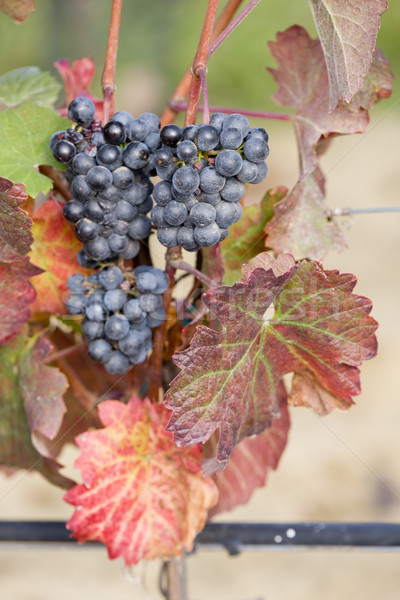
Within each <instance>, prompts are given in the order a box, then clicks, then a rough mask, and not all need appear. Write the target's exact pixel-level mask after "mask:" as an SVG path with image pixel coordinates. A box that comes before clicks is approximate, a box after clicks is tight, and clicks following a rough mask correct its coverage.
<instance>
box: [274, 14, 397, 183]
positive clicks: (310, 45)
mask: <svg viewBox="0 0 400 600" xmlns="http://www.w3.org/2000/svg"><path fill="white" fill-rule="evenodd" d="M269 47H270V50H271V54H272V56H273V58H274V59H275V60H276V62H277V63H278V68H277V69H271V68H268V71H269V72H270V73H271V74H272V75H273V77H274V79H275V81H276V82H277V84H278V90H277V91H276V93H275V94H274V99H275V101H276V102H277V103H278V104H281V105H283V106H290V107H293V108H295V109H296V114H295V118H294V120H293V124H294V127H295V132H296V137H297V143H298V146H299V152H300V159H301V172H302V175H303V176H304V175H307V174H310V173H312V172H313V171H314V170H315V169H316V167H317V166H318V157H317V152H316V146H317V144H318V142H319V141H320V140H323V139H325V138H328V137H329V136H332V135H337V134H350V133H363V132H364V131H365V130H366V128H367V125H368V123H369V115H368V112H367V110H366V108H365V107H366V106H368V107H370V106H371V105H372V103H373V102H374V101H375V100H378V99H379V98H381V97H385V98H387V97H388V95H389V94H390V76H389V75H388V68H387V64H385V63H384V62H383V61H382V56H381V54H375V55H374V59H373V62H372V65H371V71H370V74H369V75H367V77H366V79H365V82H364V84H363V87H362V93H360V95H359V96H355V97H354V98H353V101H352V103H351V105H349V104H347V103H345V102H342V101H339V103H338V104H337V106H336V107H335V108H334V109H333V110H331V108H330V104H329V79H328V70H327V67H326V63H325V57H324V54H323V51H322V47H321V43H320V41H319V39H311V38H310V36H309V35H308V33H307V31H306V30H305V29H303V28H302V27H300V26H298V25H294V26H293V27H290V28H289V29H287V30H286V31H284V32H282V33H278V34H277V41H276V42H269Z"/></svg>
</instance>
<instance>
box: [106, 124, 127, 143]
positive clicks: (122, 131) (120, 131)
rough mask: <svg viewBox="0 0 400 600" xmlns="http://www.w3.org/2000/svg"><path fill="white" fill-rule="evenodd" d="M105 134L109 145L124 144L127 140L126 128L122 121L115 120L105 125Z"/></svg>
mask: <svg viewBox="0 0 400 600" xmlns="http://www.w3.org/2000/svg"><path fill="white" fill-rule="evenodd" d="M103 134H104V137H105V139H106V141H107V142H108V143H109V144H115V145H117V146H118V145H119V144H123V143H124V141H125V140H126V128H125V125H124V124H123V123H121V121H117V120H115V119H113V120H112V121H108V123H106V124H105V125H104V128H103Z"/></svg>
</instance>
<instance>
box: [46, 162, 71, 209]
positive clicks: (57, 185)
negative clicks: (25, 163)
mask: <svg viewBox="0 0 400 600" xmlns="http://www.w3.org/2000/svg"><path fill="white" fill-rule="evenodd" d="M39 172H40V173H42V174H43V175H46V177H49V179H51V180H52V182H53V187H54V189H55V190H57V192H59V193H60V194H61V196H62V197H63V198H64V199H65V200H67V201H68V200H72V194H71V192H70V191H69V189H68V188H67V186H66V185H64V183H63V182H62V181H61V179H60V175H59V171H57V169H55V168H54V167H49V166H48V165H40V166H39Z"/></svg>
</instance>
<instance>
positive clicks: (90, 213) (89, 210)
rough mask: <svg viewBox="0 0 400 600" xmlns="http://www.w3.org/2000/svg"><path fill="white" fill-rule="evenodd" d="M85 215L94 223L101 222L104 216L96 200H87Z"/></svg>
mask: <svg viewBox="0 0 400 600" xmlns="http://www.w3.org/2000/svg"><path fill="white" fill-rule="evenodd" d="M85 217H87V218H88V219H90V220H91V221H94V222H95V223H101V222H102V220H103V217H104V210H103V209H102V208H101V206H100V204H99V203H98V202H96V200H89V202H86V204H85Z"/></svg>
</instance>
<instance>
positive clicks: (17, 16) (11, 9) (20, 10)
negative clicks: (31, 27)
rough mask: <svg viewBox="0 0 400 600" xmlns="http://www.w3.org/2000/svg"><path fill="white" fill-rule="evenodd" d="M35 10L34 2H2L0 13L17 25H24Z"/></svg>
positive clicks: (15, 0)
mask: <svg viewBox="0 0 400 600" xmlns="http://www.w3.org/2000/svg"><path fill="white" fill-rule="evenodd" d="M32 10H35V2H34V0H0V11H1V12H3V13H5V14H6V15H7V16H8V17H10V19H13V20H14V21H15V22H16V23H22V22H23V21H25V20H26V19H27V18H28V15H29V13H30V12H31V11H32Z"/></svg>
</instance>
